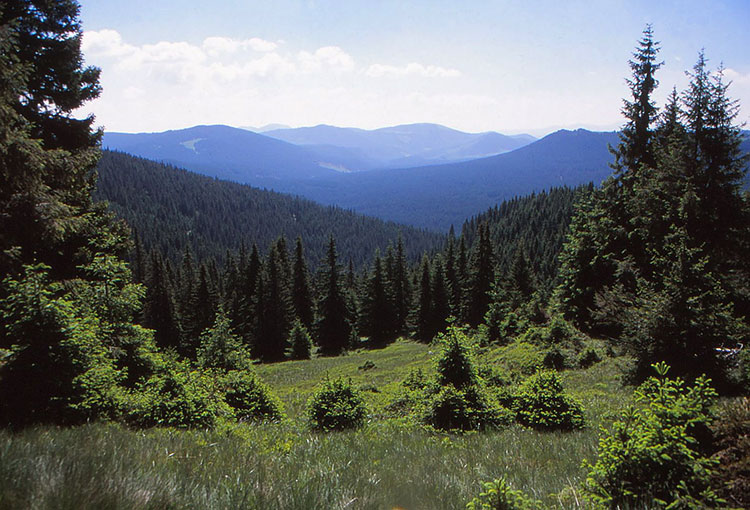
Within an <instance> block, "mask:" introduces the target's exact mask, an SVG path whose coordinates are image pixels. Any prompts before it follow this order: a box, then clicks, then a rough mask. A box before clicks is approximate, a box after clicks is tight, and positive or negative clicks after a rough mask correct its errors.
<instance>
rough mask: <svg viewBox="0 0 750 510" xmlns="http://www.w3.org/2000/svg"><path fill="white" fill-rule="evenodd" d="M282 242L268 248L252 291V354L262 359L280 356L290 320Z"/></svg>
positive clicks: (290, 313)
mask: <svg viewBox="0 0 750 510" xmlns="http://www.w3.org/2000/svg"><path fill="white" fill-rule="evenodd" d="M282 249H285V248H284V247H283V246H279V245H278V244H277V245H276V247H274V248H272V249H271V251H270V253H269V254H268V258H267V259H266V263H265V264H264V271H263V275H262V277H261V279H260V280H259V284H258V289H257V291H256V314H257V315H256V327H255V335H254V337H255V343H254V344H253V355H254V356H256V357H258V358H260V359H261V360H263V361H279V360H281V359H283V358H284V356H285V353H286V348H287V340H288V337H289V330H290V329H291V320H292V312H293V310H292V303H291V300H290V298H289V291H288V288H287V287H286V284H285V280H286V275H285V274H284V273H285V270H284V255H283V254H282V252H281V250H282Z"/></svg>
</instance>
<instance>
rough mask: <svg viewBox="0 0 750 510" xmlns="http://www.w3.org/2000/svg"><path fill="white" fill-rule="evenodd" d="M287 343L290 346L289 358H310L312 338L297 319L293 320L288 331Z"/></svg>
mask: <svg viewBox="0 0 750 510" xmlns="http://www.w3.org/2000/svg"><path fill="white" fill-rule="evenodd" d="M289 345H290V346H291V352H290V353H289V357H290V358H292V359H310V355H311V352H312V339H311V338H310V333H309V332H308V331H307V328H306V327H305V326H304V324H302V323H301V322H300V321H299V320H296V321H294V326H292V330H291V331H290V332H289Z"/></svg>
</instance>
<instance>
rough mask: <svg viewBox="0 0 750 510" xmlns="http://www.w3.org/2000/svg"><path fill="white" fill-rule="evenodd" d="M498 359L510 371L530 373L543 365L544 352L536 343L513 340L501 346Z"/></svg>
mask: <svg viewBox="0 0 750 510" xmlns="http://www.w3.org/2000/svg"><path fill="white" fill-rule="evenodd" d="M499 359H500V361H501V362H502V363H503V364H504V365H505V366H506V367H507V368H508V370H509V371H510V372H516V373H520V374H523V375H531V374H533V373H535V372H537V371H538V370H539V369H540V368H542V366H543V365H544V354H543V352H542V350H541V349H539V347H537V346H536V345H533V344H530V343H527V342H521V341H518V340H517V341H515V342H513V343H512V344H510V345H508V346H507V347H504V348H503V351H502V353H501V354H500V357H499Z"/></svg>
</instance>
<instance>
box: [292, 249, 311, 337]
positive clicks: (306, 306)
mask: <svg viewBox="0 0 750 510" xmlns="http://www.w3.org/2000/svg"><path fill="white" fill-rule="evenodd" d="M292 304H293V307H294V314H295V316H296V317H297V318H298V319H299V320H300V322H302V324H303V325H304V326H305V327H306V328H309V327H310V326H312V322H313V302H312V290H311V289H310V275H309V273H308V271H307V263H306V262H305V254H304V249H303V247H302V238H301V237H298V238H297V244H296V245H295V249H294V275H293V282H292Z"/></svg>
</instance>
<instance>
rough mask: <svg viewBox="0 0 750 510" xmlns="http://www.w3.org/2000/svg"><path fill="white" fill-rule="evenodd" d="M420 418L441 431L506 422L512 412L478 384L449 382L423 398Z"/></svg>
mask: <svg viewBox="0 0 750 510" xmlns="http://www.w3.org/2000/svg"><path fill="white" fill-rule="evenodd" d="M422 421H424V423H426V424H428V425H431V426H433V427H435V428H437V429H441V430H463V431H467V430H482V429H486V428H492V427H500V426H503V425H509V424H510V423H511V422H512V421H513V415H512V414H511V412H510V411H509V410H508V409H505V408H503V407H501V406H500V405H499V404H498V403H497V401H496V400H495V399H494V398H493V395H492V393H490V392H487V391H486V390H485V389H484V388H482V387H481V386H480V385H472V386H467V387H464V388H460V389H459V388H456V387H455V386H453V385H450V384H449V385H447V386H442V387H440V389H439V390H438V391H437V393H435V394H433V395H431V396H430V398H429V399H428V400H427V404H426V406H425V407H424V414H423V416H422Z"/></svg>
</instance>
